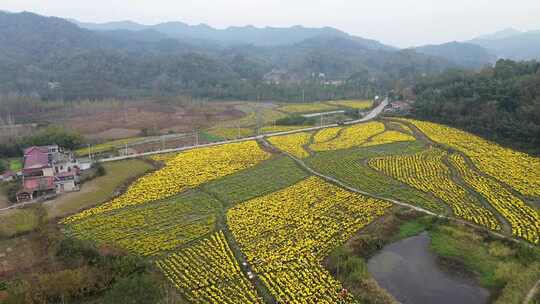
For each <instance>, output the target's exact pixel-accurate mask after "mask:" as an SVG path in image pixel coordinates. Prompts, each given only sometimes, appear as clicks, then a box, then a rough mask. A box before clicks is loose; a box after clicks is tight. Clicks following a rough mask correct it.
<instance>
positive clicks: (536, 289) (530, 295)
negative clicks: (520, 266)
mask: <svg viewBox="0 0 540 304" xmlns="http://www.w3.org/2000/svg"><path fill="white" fill-rule="evenodd" d="M539 289H540V280H538V281H536V284H534V286H533V288H531V290H529V292H528V293H527V296H526V297H525V299H524V300H523V304H529V303H531V301H532V300H533V299H534V296H535V295H536V293H538V292H540V290H539Z"/></svg>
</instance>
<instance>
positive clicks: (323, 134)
mask: <svg viewBox="0 0 540 304" xmlns="http://www.w3.org/2000/svg"><path fill="white" fill-rule="evenodd" d="M342 129H343V128H342V127H334V128H324V129H322V130H320V131H318V132H317V133H315V136H313V143H316V144H317V143H323V142H327V141H329V140H331V139H334V138H335V137H336V136H338V134H339V131H341V130H342Z"/></svg>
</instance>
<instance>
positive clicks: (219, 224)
mask: <svg viewBox="0 0 540 304" xmlns="http://www.w3.org/2000/svg"><path fill="white" fill-rule="evenodd" d="M201 191H202V192H204V193H206V194H208V195H210V196H212V197H213V198H214V199H216V200H217V201H218V202H220V204H221V209H220V210H219V212H218V214H217V218H216V228H217V230H221V231H223V235H224V236H225V240H226V241H227V243H228V244H229V247H230V248H231V250H232V252H233V255H234V258H235V260H236V262H237V263H238V265H239V266H240V269H241V270H242V273H243V274H244V276H245V277H246V279H247V280H248V281H250V282H251V283H252V284H253V286H254V287H255V289H256V290H257V293H258V294H259V296H261V297H262V298H263V299H264V302H265V303H266V304H276V303H277V302H276V299H275V298H274V297H273V296H272V295H271V293H270V291H269V290H268V289H267V287H266V285H264V283H263V282H262V281H261V279H260V278H259V275H258V274H257V273H256V272H253V271H252V270H251V268H250V266H249V264H248V261H247V259H246V257H245V256H244V254H243V253H242V250H241V249H240V246H239V245H238V243H237V242H236V239H235V238H234V235H233V234H232V232H231V230H230V229H229V225H227V217H226V215H225V214H226V213H227V210H228V208H226V207H225V206H227V203H226V202H224V201H222V200H221V199H220V198H219V197H217V196H216V195H214V194H213V193H211V192H209V191H204V190H201ZM248 272H251V273H252V275H253V278H252V279H251V278H249V275H248Z"/></svg>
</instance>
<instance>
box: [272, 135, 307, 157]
mask: <svg viewBox="0 0 540 304" xmlns="http://www.w3.org/2000/svg"><path fill="white" fill-rule="evenodd" d="M310 138H311V134H310V133H306V132H302V133H294V134H288V135H281V136H273V137H270V138H269V139H268V141H269V142H270V143H271V144H272V145H273V146H274V147H276V148H278V149H280V150H281V151H285V152H287V153H289V154H291V155H293V156H295V157H298V158H306V157H308V156H309V152H308V151H306V149H304V146H305V145H307V144H308V143H309V140H310Z"/></svg>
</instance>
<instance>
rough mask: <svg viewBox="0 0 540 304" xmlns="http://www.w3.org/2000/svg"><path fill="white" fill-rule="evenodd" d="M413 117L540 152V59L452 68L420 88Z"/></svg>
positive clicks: (416, 90)
mask: <svg viewBox="0 0 540 304" xmlns="http://www.w3.org/2000/svg"><path fill="white" fill-rule="evenodd" d="M415 93H416V95H417V101H416V103H415V105H414V115H415V116H416V117H419V118H424V119H427V120H434V121H438V122H442V123H445V124H449V125H453V126H456V127H459V128H462V129H465V130H468V131H471V132H473V133H476V134H479V135H481V136H484V137H487V138H490V139H492V140H495V141H497V142H500V143H502V144H505V145H508V146H513V147H516V148H519V149H523V150H526V151H528V152H530V153H533V154H537V155H540V63H538V62H536V61H531V62H514V61H510V60H499V61H498V62H497V64H496V65H495V67H493V68H485V69H483V70H482V71H481V72H478V73H472V72H465V71H458V70H453V71H448V72H446V73H444V74H442V75H440V76H439V77H435V78H432V79H429V80H426V81H423V82H422V83H419V84H418V85H416V87H415Z"/></svg>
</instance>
